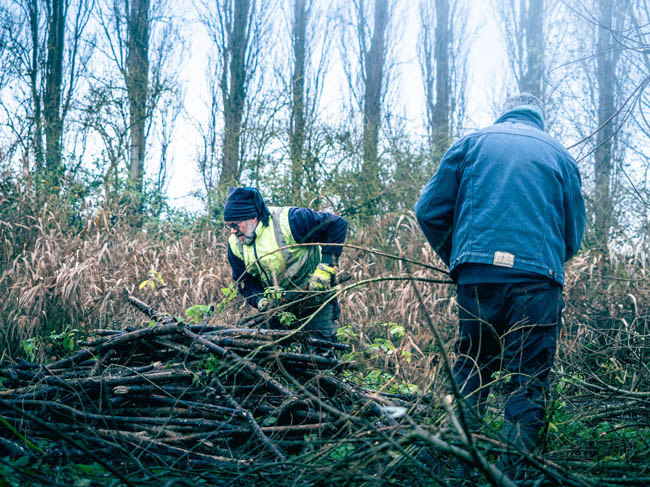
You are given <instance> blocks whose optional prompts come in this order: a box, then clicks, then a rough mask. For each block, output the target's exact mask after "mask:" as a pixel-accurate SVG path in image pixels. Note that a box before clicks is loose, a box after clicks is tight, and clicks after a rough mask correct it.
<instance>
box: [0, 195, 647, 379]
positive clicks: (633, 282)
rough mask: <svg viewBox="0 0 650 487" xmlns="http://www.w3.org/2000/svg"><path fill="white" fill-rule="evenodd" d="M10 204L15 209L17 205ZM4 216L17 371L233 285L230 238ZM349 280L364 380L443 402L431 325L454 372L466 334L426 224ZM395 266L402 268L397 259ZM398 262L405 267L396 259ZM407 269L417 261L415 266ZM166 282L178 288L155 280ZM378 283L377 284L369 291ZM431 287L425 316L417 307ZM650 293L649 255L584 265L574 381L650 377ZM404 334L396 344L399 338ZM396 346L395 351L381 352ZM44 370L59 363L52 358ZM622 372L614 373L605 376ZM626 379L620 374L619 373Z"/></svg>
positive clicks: (404, 224) (372, 231) (360, 247)
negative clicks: (581, 374)
mask: <svg viewBox="0 0 650 487" xmlns="http://www.w3.org/2000/svg"><path fill="white" fill-rule="evenodd" d="M5 200H6V197H5ZM3 204H4V205H5V206H4V208H5V211H3V212H2V213H1V214H0V215H2V216H1V218H0V226H2V228H3V240H2V247H1V248H2V251H3V253H2V259H0V263H1V264H2V268H1V271H2V272H1V274H0V293H1V294H2V296H3V299H2V301H1V302H0V340H1V341H2V345H3V347H2V349H3V354H2V358H4V359H8V358H17V357H19V356H20V355H21V344H22V343H23V341H24V340H26V339H30V338H34V337H45V336H47V335H48V334H50V333H52V332H60V331H62V330H63V329H64V328H65V327H66V326H68V327H69V328H74V329H78V330H81V331H83V332H90V331H92V330H93V329H95V328H105V327H113V328H123V327H126V326H134V325H141V324H143V323H144V321H143V318H142V316H140V315H138V313H137V312H136V311H135V310H134V309H131V308H130V307H129V306H127V305H126V304H125V300H124V297H125V295H127V294H135V295H137V296H139V297H140V298H141V299H143V300H145V301H147V302H149V303H151V304H152V305H154V306H156V307H158V308H159V309H161V310H163V311H166V312H168V313H170V314H172V315H182V314H183V312H184V310H185V309H186V308H188V307H189V306H192V305H195V304H208V303H214V302H218V301H220V300H221V299H222V295H221V289H222V288H224V287H227V286H228V285H229V284H230V282H231V279H230V270H229V267H228V265H227V262H226V246H225V242H226V232H225V231H223V230H217V229H216V228H210V227H209V226H208V227H206V228H205V229H203V230H200V231H198V230H196V229H192V228H189V227H188V228H187V229H186V230H184V231H183V232H181V233H180V234H179V233H178V232H174V233H166V232H165V230H164V228H163V229H162V230H160V229H159V230H157V231H156V232H153V231H151V230H150V229H147V228H144V229H142V230H139V231H138V230H135V229H133V228H132V227H130V226H128V225H125V224H123V223H119V222H118V223H113V224H111V223H110V222H109V220H108V219H106V218H105V217H102V216H100V217H96V216H95V217H92V218H89V219H88V220H87V221H86V223H85V225H84V227H83V231H82V232H79V233H73V232H71V231H70V228H69V227H66V226H65V225H63V224H62V223H61V222H62V221H65V219H64V218H63V215H62V214H61V212H60V209H58V208H57V207H54V206H47V205H44V206H43V207H41V208H40V209H39V210H38V211H37V212H32V213H30V211H31V210H28V208H29V207H30V205H28V204H24V205H22V206H17V207H16V210H15V211H14V212H13V213H11V212H10V211H8V210H7V206H6V204H7V202H6V201H4V203H3ZM348 242H349V243H350V244H351V245H354V248H352V247H350V248H346V249H345V250H344V252H343V255H342V258H341V261H340V266H341V267H342V268H345V269H346V270H349V271H350V272H351V273H352V275H353V279H352V280H351V281H349V282H348V283H346V284H345V285H344V288H345V290H344V291H343V292H342V293H341V295H340V297H339V300H340V303H341V309H342V316H341V320H340V325H341V326H343V327H349V329H350V330H352V331H353V332H354V333H355V334H356V335H357V337H356V338H354V339H352V340H350V343H351V345H352V347H353V352H356V356H355V357H356V358H357V359H359V360H361V361H362V362H363V364H362V367H365V368H367V369H372V368H375V367H378V368H381V369H382V370H385V371H386V372H387V373H389V374H391V375H393V377H394V382H395V383H399V382H402V381H403V382H405V383H409V384H416V385H418V386H419V387H420V389H421V390H422V391H427V390H430V389H431V388H439V387H440V384H441V383H443V382H444V379H445V378H444V377H443V376H442V374H441V373H440V367H441V364H442V359H443V354H442V352H441V350H440V349H439V348H438V347H437V346H436V344H435V342H434V339H433V334H432V330H431V327H430V324H429V321H428V320H427V315H428V317H429V318H431V320H432V321H433V323H434V325H435V326H436V327H437V328H438V330H439V331H440V333H441V334H442V336H443V340H444V342H445V345H444V348H445V355H447V356H448V357H450V358H451V359H453V342H454V338H455V333H456V309H455V301H454V295H455V289H454V287H453V286H452V285H450V284H447V283H434V282H423V281H418V280H415V281H414V280H409V279H408V278H409V277H412V278H417V279H430V280H445V279H447V276H446V275H444V274H442V273H440V272H437V271H435V270H432V269H431V268H430V267H427V266H425V265H419V264H418V263H417V262H419V263H422V264H426V265H428V266H435V267H439V268H442V267H443V265H442V263H441V262H440V261H439V259H438V258H437V257H436V256H435V254H434V253H433V251H432V250H431V248H430V247H429V245H427V244H426V242H425V240H424V238H423V236H422V233H421V232H420V230H419V228H418V226H417V222H416V221H415V219H414V216H413V215H412V214H405V215H404V214H402V215H387V216H385V217H383V218H382V219H380V220H378V221H376V222H375V223H373V224H372V225H369V226H368V227H364V228H358V229H352V231H351V236H350V239H349V240H348ZM384 254H391V256H387V255H384ZM393 256H397V257H399V258H395V257H393ZM401 258H407V259H409V261H408V262H407V261H405V260H402V259H401ZM152 270H154V271H156V272H157V273H159V276H160V277H161V278H162V281H164V284H163V283H162V282H159V281H158V280H156V279H151V281H152V282H153V284H154V285H153V287H152V286H148V285H147V286H145V287H143V288H141V289H140V283H142V282H143V281H145V280H147V279H149V277H150V276H149V273H150V271H152ZM363 281H369V282H367V283H366V284H360V283H362V282H363ZM414 286H417V287H418V289H419V290H420V293H421V295H422V298H423V302H422V303H420V301H419V300H418V298H417V295H416V292H415V289H414ZM649 297H650V285H649V284H648V279H647V268H646V264H645V260H644V254H643V253H641V252H637V254H636V255H629V256H618V257H615V258H614V259H607V262H606V261H605V259H604V258H603V257H602V256H598V255H592V254H590V253H588V252H585V253H582V254H581V255H579V256H578V257H576V258H574V259H573V261H572V262H571V263H570V264H569V265H568V268H567V281H566V286H565V301H566V310H565V315H564V316H565V327H564V331H563V334H562V340H561V344H560V352H559V356H560V363H562V364H565V366H566V367H572V368H574V369H575V368H576V367H580V368H585V369H586V370H597V371H600V372H603V373H605V372H606V371H609V372H607V373H609V374H610V375H611V376H612V377H614V376H615V374H616V373H617V372H616V371H617V370H620V369H621V368H623V367H625V366H627V365H630V366H632V365H634V364H636V365H635V367H637V368H638V367H639V363H645V364H647V363H648V356H647V346H646V347H645V348H643V347H641V344H643V343H644V340H645V339H646V337H648V335H649V329H648V316H650V309H649V306H650V304H649V303H650V299H648V298H649ZM248 312H250V309H248V308H247V307H246V306H245V305H243V303H242V300H241V299H237V300H235V301H233V302H232V303H230V304H229V306H228V307H227V308H226V311H225V312H224V314H222V315H219V316H217V317H215V318H213V319H214V320H218V321H221V322H227V323H234V322H235V320H236V319H237V318H239V317H241V316H242V314H243V313H248ZM393 325H396V326H399V327H402V328H403V331H404V333H400V334H397V335H392V334H391V330H394V329H395V328H394V326H393ZM382 340H384V343H386V341H388V342H390V343H391V344H392V347H393V349H390V350H387V349H381V348H380V347H375V349H374V351H373V352H372V353H367V350H368V348H369V347H370V348H371V349H372V348H373V347H372V345H373V344H377V343H381V341H382ZM41 352H42V353H41V355H39V356H38V357H37V358H38V359H41V360H43V359H46V358H47V357H45V356H44V355H43V353H44V349H42V350H41ZM603 364H609V365H603ZM647 370H648V369H647V366H645V367H641V369H640V371H639V372H638V373H636V374H629V375H626V376H625V377H624V378H623V376H620V374H619V376H616V377H618V378H617V379H612V380H616V381H618V382H619V384H620V381H621V380H623V383H622V384H620V385H622V386H623V385H624V386H630V387H640V386H641V384H648V382H650V378H649V377H648V375H649V374H648V373H647ZM612 371H613V372H612Z"/></svg>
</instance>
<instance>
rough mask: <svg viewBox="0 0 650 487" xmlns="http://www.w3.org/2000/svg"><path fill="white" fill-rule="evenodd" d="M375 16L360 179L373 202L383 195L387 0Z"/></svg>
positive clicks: (367, 60)
mask: <svg viewBox="0 0 650 487" xmlns="http://www.w3.org/2000/svg"><path fill="white" fill-rule="evenodd" d="M374 14H375V15H374V26H373V32H372V39H371V42H370V49H369V50H368V51H367V52H365V53H363V56H364V57H365V63H364V65H365V86H364V88H365V91H364V104H363V116H364V123H363V167H362V171H361V179H362V183H363V184H364V187H365V188H364V189H365V190H366V192H367V194H368V197H369V199H370V200H372V199H374V198H377V197H379V195H380V179H379V154H378V153H379V127H380V126H381V105H382V98H383V85H384V67H385V63H386V30H387V27H388V16H389V12H388V0H375V12H374ZM362 15H363V14H362Z"/></svg>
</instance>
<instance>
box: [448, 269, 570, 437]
mask: <svg viewBox="0 0 650 487" xmlns="http://www.w3.org/2000/svg"><path fill="white" fill-rule="evenodd" d="M457 300H458V307H459V313H458V314H459V324H460V330H459V337H458V342H457V353H458V358H457V360H456V363H455V364H454V378H455V380H456V383H457V385H458V387H459V389H460V391H461V394H462V395H463V396H464V397H466V401H467V403H468V405H469V406H470V408H474V411H475V412H476V413H477V414H478V416H479V417H482V416H483V413H484V411H485V407H486V401H487V397H488V394H489V389H490V383H491V381H493V380H494V378H493V374H494V372H497V371H501V372H502V377H503V391H504V393H505V394H506V396H505V397H506V398H507V399H506V405H505V420H506V421H509V422H512V423H519V424H520V425H521V426H523V427H526V428H528V429H529V430H531V431H538V430H539V428H540V427H541V426H542V424H543V420H544V410H545V409H546V403H547V398H548V390H549V381H548V375H549V372H550V370H551V367H552V365H553V360H554V357H555V350H556V346H557V336H558V333H559V330H560V327H561V312H562V306H563V302H562V288H561V287H560V286H559V285H557V284H555V283H553V282H551V281H548V282H531V283H510V284H493V283H489V284H467V285H459V286H458V297H457Z"/></svg>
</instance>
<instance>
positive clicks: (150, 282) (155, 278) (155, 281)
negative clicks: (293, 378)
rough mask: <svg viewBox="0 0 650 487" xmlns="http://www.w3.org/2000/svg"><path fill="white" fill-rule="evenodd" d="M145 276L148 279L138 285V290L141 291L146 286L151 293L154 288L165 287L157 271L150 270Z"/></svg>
mask: <svg viewBox="0 0 650 487" xmlns="http://www.w3.org/2000/svg"><path fill="white" fill-rule="evenodd" d="M147 275H148V276H149V279H145V280H144V281H142V282H141V283H140V285H139V286H138V289H139V290H142V288H144V287H147V286H148V287H149V288H151V290H152V291H155V290H156V286H164V285H165V281H164V279H163V278H162V274H160V272H158V271H157V270H155V269H150V270H149V273H148V274H147Z"/></svg>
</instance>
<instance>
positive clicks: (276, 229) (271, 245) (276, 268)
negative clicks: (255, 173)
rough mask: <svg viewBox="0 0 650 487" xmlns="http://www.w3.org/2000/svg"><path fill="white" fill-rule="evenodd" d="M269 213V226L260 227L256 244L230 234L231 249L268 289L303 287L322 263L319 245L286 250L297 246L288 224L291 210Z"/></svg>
mask: <svg viewBox="0 0 650 487" xmlns="http://www.w3.org/2000/svg"><path fill="white" fill-rule="evenodd" d="M269 210H270V211H271V216H270V217H269V224H268V226H264V225H262V224H261V223H259V224H258V225H257V227H256V228H255V235H256V236H255V241H254V242H253V243H252V244H251V245H244V244H243V243H242V242H241V241H240V240H239V239H238V238H237V237H236V236H235V235H231V236H230V238H229V239H228V243H229V245H230V249H231V251H232V253H233V254H235V255H236V256H237V257H239V258H240V259H241V260H243V261H244V264H245V265H246V269H247V272H248V273H249V274H251V275H253V276H255V277H257V278H258V279H259V280H260V281H261V282H262V284H263V285H264V286H265V287H270V286H276V285H279V286H280V287H282V288H283V289H289V288H292V287H303V285H304V284H306V281H307V279H309V276H310V275H311V273H312V272H314V270H315V269H316V266H318V263H319V262H320V248H319V246H317V245H312V246H307V247H291V248H283V247H287V246H291V245H295V244H296V240H295V238H294V237H293V234H292V233H291V226H290V224H289V207H284V208H277V207H271V208H269ZM256 252H257V255H256ZM251 264H252V265H251ZM269 281H270V282H269Z"/></svg>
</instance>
